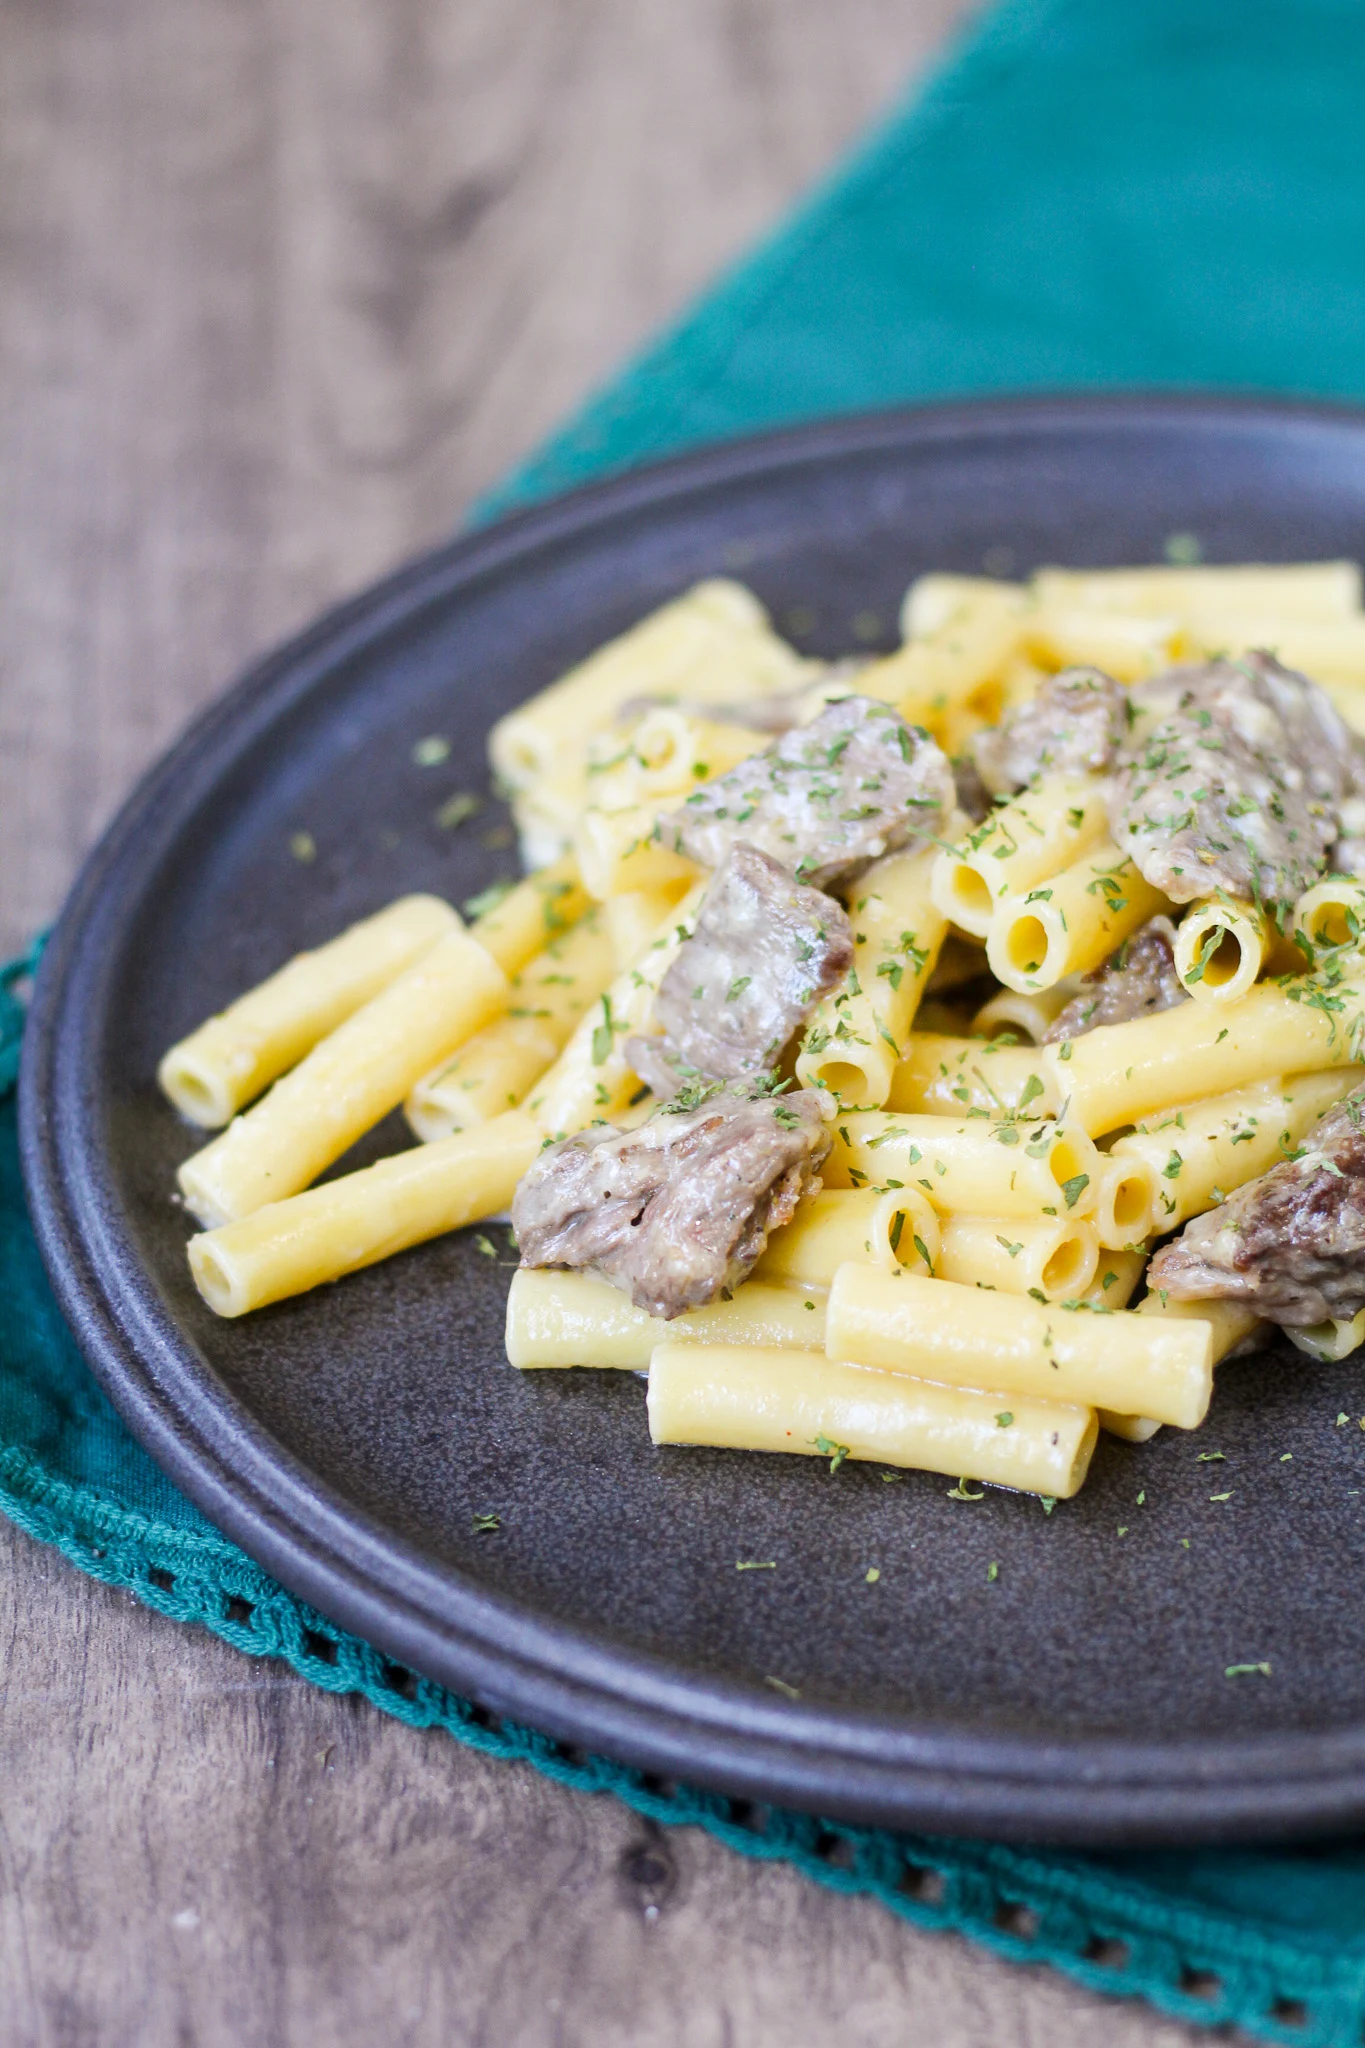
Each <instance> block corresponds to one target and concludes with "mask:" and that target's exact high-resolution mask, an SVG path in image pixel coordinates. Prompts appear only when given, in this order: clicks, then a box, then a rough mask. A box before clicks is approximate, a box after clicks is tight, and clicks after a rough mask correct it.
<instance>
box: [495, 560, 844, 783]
mask: <svg viewBox="0 0 1365 2048" xmlns="http://www.w3.org/2000/svg"><path fill="white" fill-rule="evenodd" d="M809 673H810V665H809V664H808V663H807V662H805V661H803V660H802V658H801V657H800V656H799V655H798V654H797V653H796V652H795V650H794V649H793V648H791V647H788V646H787V645H786V643H785V642H784V641H782V640H780V639H779V638H778V637H777V635H776V634H775V633H774V632H773V630H772V628H771V626H770V625H769V623H768V617H767V614H766V612H765V611H764V609H763V607H762V605H761V604H760V603H759V601H758V599H757V598H756V597H754V596H753V595H752V594H751V593H750V592H749V591H747V590H746V589H745V588H744V587H743V585H742V584H739V583H732V582H729V581H728V580H726V579H724V578H720V577H717V578H714V579H713V580H711V581H710V582H706V583H698V584H696V585H694V586H693V588H692V589H691V590H689V591H687V592H685V594H684V595H683V596H682V597H679V598H675V599H674V600H673V602H672V603H670V604H666V605H663V606H661V607H660V609H659V610H658V611H656V612H652V613H651V614H650V615H649V617H648V618H646V619H643V620H642V621H641V622H640V624H639V625H637V626H633V627H632V628H631V629H630V631H629V632H626V633H623V634H621V635H620V637H619V638H618V639H615V640H612V641H609V642H608V644H607V645H606V646H605V647H600V648H598V650H597V652H596V653H595V654H591V655H589V656H588V658H587V660H586V661H583V662H580V663H579V665H578V667H577V668H573V669H570V671H569V672H568V674H567V675H565V676H562V677H561V678H560V680H559V681H558V682H557V683H552V684H551V685H550V687H549V688H548V689H545V690H541V691H540V692H539V693H538V694H537V695H536V696H534V697H532V698H530V699H529V700H528V702H527V703H525V704H521V705H518V707H517V709H516V710H515V711H509V712H508V713H507V715H506V717H505V718H501V719H499V720H498V723H497V724H496V725H495V726H494V728H493V731H492V734H491V735H490V738H489V743H488V751H489V754H490V756H491V758H492V762H493V766H494V769H495V770H496V771H497V774H498V775H499V777H500V778H501V780H502V782H503V783H504V784H505V786H506V787H507V788H508V789H511V790H516V791H520V790H526V789H529V788H530V787H531V785H532V784H533V783H535V782H536V781H537V780H538V779H539V778H541V777H544V776H546V775H548V774H550V773H551V772H552V771H553V770H554V769H555V768H556V766H557V765H560V764H561V763H562V762H563V760H564V759H565V757H566V756H568V757H573V758H576V759H579V760H582V759H584V758H585V754H586V744H587V740H588V736H589V735H590V734H591V733H592V732H594V731H596V730H597V729H598V728H600V727H601V726H603V725H605V724H607V723H608V722H609V721H610V720H611V719H612V718H614V717H615V716H616V714H617V712H618V711H619V710H620V708H621V706H622V705H623V704H625V703H627V702H628V701H629V700H630V699H631V698H633V697H662V698H667V697H688V698H701V699H703V700H704V701H707V702H710V703H726V702H742V701H743V700H744V699H745V698H746V697H758V696H764V695H767V694H769V693H771V692H772V691H774V690H785V689H794V688H796V687H798V686H799V684H800V683H801V682H802V681H804V680H805V679H806V678H807V677H808V675H809Z"/></svg>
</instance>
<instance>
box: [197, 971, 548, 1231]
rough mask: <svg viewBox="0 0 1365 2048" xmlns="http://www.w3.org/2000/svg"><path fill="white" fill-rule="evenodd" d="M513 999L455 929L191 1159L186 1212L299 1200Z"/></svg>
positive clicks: (240, 1212)
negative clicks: (441, 1061) (297, 1196)
mask: <svg viewBox="0 0 1365 2048" xmlns="http://www.w3.org/2000/svg"><path fill="white" fill-rule="evenodd" d="M506 1001H507V977H506V975H505V974H504V973H503V971H502V969H501V968H500V967H499V966H498V965H497V963H496V962H495V961H494V960H493V959H491V958H490V956H489V955H488V954H487V953H486V952H485V951H484V948H483V947H482V946H481V945H479V943H478V942H477V940H476V939H474V938H473V937H472V936H471V935H470V934H469V933H467V932H462V931H461V932H447V934H446V936H445V937H444V938H442V939H438V940H437V941H436V944H435V945H434V946H432V947H430V948H429V949H428V951H427V952H426V953H424V954H423V956H422V958H421V959H420V960H419V961H418V962H417V965H416V966H415V967H410V968H409V969H408V971H407V973H406V974H404V975H401V976H400V977H399V979H398V980H397V981H394V982H391V983H390V984H389V986H388V987H387V988H386V989H384V990H383V991H382V992H381V993H380V994H379V995H377V996H375V997H373V998H372V1000H371V1001H370V1002H368V1003H366V1005H365V1006H364V1008H363V1009H360V1010H357V1011H356V1012H355V1014H354V1015H353V1016H351V1017H348V1018H347V1020H346V1022H345V1023H344V1024H340V1025H338V1026H337V1029H336V1030H335V1031H333V1032H332V1033H331V1034H330V1036H328V1037H327V1038H324V1039H323V1040H322V1042H321V1043H320V1044H319V1045H315V1046H314V1048H313V1050H312V1051H311V1052H310V1053H309V1054H308V1055H307V1057H306V1058H305V1059H304V1060H302V1061H301V1062H300V1063H299V1065H298V1066H297V1067H295V1068H294V1069H293V1071H292V1073H288V1074H286V1075H285V1076H284V1078H283V1079H282V1080H280V1081H277V1082H276V1083H275V1085H274V1087H273V1088H272V1089H271V1091H270V1093H269V1094H268V1095H265V1096H262V1098H261V1100H260V1101H259V1102H258V1103H257V1104H256V1106H255V1108H254V1109H249V1110H248V1111H247V1112H246V1114H245V1115H244V1116H239V1117H237V1118H235V1119H234V1121H233V1122H232V1123H230V1124H229V1125H228V1127H227V1129H226V1130H225V1131H223V1132H222V1133H221V1135H220V1136H218V1137H217V1138H215V1139H214V1140H213V1141H212V1143H211V1144H208V1145H205V1146H204V1148H203V1150H202V1151H199V1152H196V1153H195V1154H194V1156H193V1158H191V1159H187V1160H186V1161H185V1163H184V1165H183V1166H182V1167H181V1168H180V1172H179V1174H178V1176H177V1178H178V1180H179V1182H180V1192H181V1193H182V1195H183V1196H184V1198H185V1205H186V1207H187V1208H188V1209H189V1210H190V1212H191V1214H192V1215H194V1216H196V1217H197V1218H198V1219H199V1221H200V1222H201V1223H206V1224H208V1225H210V1226H212V1225H214V1224H218V1223H228V1222H231V1221H232V1220H233V1219H234V1218H236V1217H239V1216H248V1215H250V1213H251V1211H252V1210H253V1209H259V1208H260V1207H261V1206H262V1205H263V1204H264V1203H266V1202H278V1201H282V1200H283V1199H284V1198H285V1197H286V1196H287V1195H293V1194H297V1192H298V1190H299V1189H300V1188H304V1187H307V1186H308V1184H309V1182H310V1181H313V1180H316V1179H317V1177H318V1175H319V1174H320V1173H321V1172H323V1170H324V1169H325V1168H326V1167H328V1166H330V1165H331V1164H332V1161H333V1160H334V1159H339V1158H340V1157H341V1155H342V1153H343V1152H345V1151H347V1150H348V1149H349V1148H350V1146H352V1145H353V1144H354V1143H355V1141H356V1139H357V1138H359V1137H362V1136H363V1135H364V1133H365V1132H366V1131H368V1130H369V1129H370V1128H371V1126H372V1125H374V1124H377V1123H378V1122H379V1120H380V1119H381V1117H385V1116H387V1115H388V1113H389V1111H390V1110H391V1109H395V1108H396V1107H397V1106H398V1104H399V1103H400V1102H401V1101H402V1100H403V1098H404V1096H405V1095H406V1094H407V1093H408V1091H409V1089H410V1088H412V1087H413V1086H414V1085H415V1084H416V1083H417V1082H418V1081H419V1080H420V1079H421V1078H422V1075H423V1074H425V1073H428V1072H429V1071H430V1069H431V1068H432V1067H433V1066H434V1065H435V1064H436V1062H437V1060H439V1059H440V1058H441V1057H442V1056H443V1055H444V1054H447V1053H450V1052H453V1051H454V1049H455V1047H456V1046H457V1045H459V1044H461V1043H462V1042H463V1040H465V1039H466V1038H469V1037H471V1036H472V1035H473V1033H474V1032H475V1031H477V1030H478V1029H479V1027H480V1026H481V1025H482V1024H486V1023H487V1021H488V1019H489V1018H490V1017H492V1016H494V1015H495V1014H496V1013H497V1012H498V1011H499V1010H501V1009H502V1008H503V1007H504V1005H505V1004H506Z"/></svg>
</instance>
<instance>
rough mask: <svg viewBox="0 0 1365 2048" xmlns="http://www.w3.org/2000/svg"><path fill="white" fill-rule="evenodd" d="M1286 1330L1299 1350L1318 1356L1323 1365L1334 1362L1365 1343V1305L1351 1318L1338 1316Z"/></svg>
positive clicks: (1311, 1355) (1310, 1356)
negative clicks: (1307, 1325)
mask: <svg viewBox="0 0 1365 2048" xmlns="http://www.w3.org/2000/svg"><path fill="white" fill-rule="evenodd" d="M1284 1334H1285V1336H1286V1337H1287V1338H1288V1339H1289V1341H1290V1343H1291V1344H1292V1345H1293V1346H1294V1347H1295V1349H1296V1350H1298V1351H1302V1352H1305V1353H1306V1354H1307V1356H1308V1357H1309V1358H1316V1359H1317V1360H1318V1361H1319V1363H1320V1364H1323V1365H1335V1364H1336V1363H1337V1361H1338V1360H1339V1359H1342V1358H1349V1357H1350V1355H1351V1353H1352V1352H1353V1351H1358V1350H1359V1349H1360V1347H1361V1345H1362V1343H1365V1308H1363V1309H1361V1311H1360V1313H1359V1314H1358V1315H1354V1316H1351V1317H1350V1318H1349V1320H1346V1319H1343V1318H1341V1317H1339V1316H1338V1317H1334V1318H1333V1320H1332V1321H1331V1322H1327V1323H1313V1324H1312V1325H1311V1326H1310V1327H1309V1328H1307V1329H1297V1330H1295V1329H1289V1330H1286V1331H1285V1333H1284Z"/></svg>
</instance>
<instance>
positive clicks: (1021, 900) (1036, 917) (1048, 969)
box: [986, 840, 1168, 990]
mask: <svg viewBox="0 0 1365 2048" xmlns="http://www.w3.org/2000/svg"><path fill="white" fill-rule="evenodd" d="M1167 907H1168V906H1167V903H1166V898H1165V897H1164V896H1163V895H1162V894H1161V893H1160V891H1159V890H1156V889H1153V888H1152V886H1151V884H1150V883H1148V882H1145V881H1144V880H1143V878H1142V876H1141V875H1140V874H1139V873H1138V870H1137V868H1136V867H1135V866H1134V864H1133V862H1132V861H1131V860H1130V859H1129V857H1128V856H1127V854H1123V853H1120V852H1119V850H1118V848H1117V847H1116V846H1115V845H1114V843H1113V841H1112V840H1106V841H1104V842H1103V843H1102V844H1101V845H1099V846H1096V847H1094V848H1092V850H1091V851H1090V852H1089V853H1088V854H1085V855H1083V856H1082V858H1081V859H1080V860H1078V861H1076V862H1074V863H1073V864H1072V866H1070V867H1068V868H1064V869H1063V870H1062V872H1061V873H1060V874H1057V875H1054V876H1053V877H1052V878H1051V880H1050V881H1049V882H1047V883H1046V884H1039V885H1038V886H1037V887H1035V888H1033V889H1029V890H1027V891H1025V892H1024V893H1023V894H1022V895H1018V896H1011V897H1010V898H1009V900H1008V901H1007V902H1005V903H1002V904H1001V905H1000V906H999V908H998V909H997V911H996V913H995V918H994V920H993V922H992V925H991V930H990V935H989V937H988V938H987V940H986V958H987V960H988V961H989V962H990V968H991V972H992V974H994V976H995V978H996V980H997V981H1003V982H1004V984H1005V986H1006V987H1007V988H1015V989H1021V990H1030V989H1036V988H1051V987H1053V986H1054V985H1055V983H1057V982H1059V981H1061V980H1062V979H1063V978H1064V977H1065V976H1067V975H1073V974H1088V973H1089V972H1090V971H1091V969H1092V968H1095V967H1099V966H1100V965H1101V964H1102V963H1103V962H1104V961H1105V960H1107V959H1108V957H1109V955H1110V954H1111V953H1112V952H1114V951H1115V950H1116V949H1117V948H1118V947H1119V946H1120V945H1122V943H1123V941H1124V940H1125V939H1126V938H1127V937H1128V936H1129V934H1130V933H1132V932H1135V931H1136V930H1137V928H1138V926H1139V925H1142V924H1146V922H1147V920H1148V918H1149V917H1155V915H1156V914H1157V912H1158V911H1159V910H1165V909H1166V908H1167Z"/></svg>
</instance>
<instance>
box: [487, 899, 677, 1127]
mask: <svg viewBox="0 0 1365 2048" xmlns="http://www.w3.org/2000/svg"><path fill="white" fill-rule="evenodd" d="M704 893H705V884H704V883H698V884H697V886H696V887H695V888H694V889H692V890H691V891H690V892H689V893H688V894H687V895H686V896H684V897H683V899H682V901H681V902H680V903H678V904H677V905H675V906H674V908H672V909H671V910H670V911H669V912H668V914H667V917H666V919H665V920H664V922H663V924H662V925H661V927H660V929H659V931H658V932H657V933H656V934H655V936H654V938H653V940H652V941H651V943H650V944H649V945H648V946H647V947H646V948H645V951H644V952H643V953H642V954H641V956H640V959H639V962H638V964H637V965H636V966H634V967H630V968H628V969H627V970H626V972H625V973H624V974H621V975H618V976H617V978H616V980H615V981H614V982H613V983H612V985H611V987H610V988H609V989H608V990H607V991H606V992H605V994H604V995H602V996H600V997H599V998H598V1000H597V1001H596V1002H595V1003H594V1004H593V1005H592V1008H591V1009H590V1010H589V1011H588V1012H587V1015H586V1016H584V1017H582V1018H580V1020H579V1022H578V1024H577V1025H576V1026H575V1027H574V1033H573V1036H572V1037H571V1038H570V1040H569V1042H568V1044H567V1045H566V1046H565V1047H564V1050H563V1052H561V1054H560V1055H559V1058H558V1059H557V1060H556V1061H555V1063H554V1065H553V1066H552V1067H551V1068H550V1069H549V1071H548V1072H547V1073H546V1074H544V1075H543V1076H542V1077H541V1080H540V1081H539V1082H538V1084H537V1085H536V1087H535V1088H534V1089H533V1091H532V1093H531V1095H530V1096H529V1097H528V1099H527V1104H526V1107H527V1108H528V1109H529V1111H530V1112H531V1115H532V1116H533V1117H535V1118H536V1120H537V1121H538V1123H539V1124H540V1127H541V1129H542V1130H543V1131H545V1132H546V1134H547V1135H549V1136H563V1135H564V1134H566V1133H567V1132H570V1131H581V1130H582V1129H583V1128H584V1126H585V1125H586V1124H590V1123H591V1122H592V1120H593V1118H594V1117H603V1118H605V1119H606V1121H607V1122H610V1121H611V1120H612V1119H613V1117H617V1116H619V1115H620V1113H621V1111H622V1110H624V1109H625V1108H626V1106H627V1104H628V1103H629V1101H630V1099H631V1097H632V1095H634V1094H635V1093H636V1091H637V1089H638V1088H639V1085H640V1084H639V1081H638V1080H637V1078H636V1076H635V1075H634V1074H633V1073H632V1071H631V1069H630V1067H629V1066H628V1065H627V1063H626V1057H625V1054H624V1052H623V1051H622V1049H621V1048H622V1045H623V1044H624V1041H625V1040H626V1038H627V1037H629V1035H630V1034H631V1033H632V1032H635V1031H644V1030H646V1029H647V1028H648V1026H649V1022H650V1018H651V1016H652V1013H653V1009H654V998H655V995H656V994H657V992H658V987H659V983H660V982H661V981H662V980H663V978H664V976H665V974H666V973H667V972H668V969H669V967H670V966H671V964H672V962H673V960H674V959H675V957H676V955H677V952H678V948H679V947H680V946H681V944H682V942H683V940H684V939H685V938H686V937H687V936H688V934H689V933H690V932H691V930H692V926H693V923H694V921H695V918H696V914H697V908H698V906H699V904H700V902H701V899H702V896H703V895H704Z"/></svg>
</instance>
